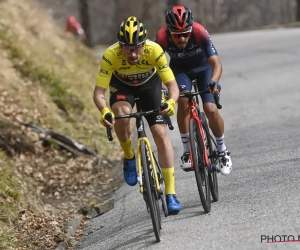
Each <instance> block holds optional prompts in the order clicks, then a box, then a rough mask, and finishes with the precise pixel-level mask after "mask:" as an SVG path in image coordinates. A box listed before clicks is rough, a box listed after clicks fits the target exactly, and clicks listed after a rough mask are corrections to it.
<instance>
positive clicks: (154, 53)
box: [96, 40, 175, 89]
mask: <svg viewBox="0 0 300 250" xmlns="http://www.w3.org/2000/svg"><path fill="white" fill-rule="evenodd" d="M155 72H158V74H159V76H160V78H161V80H162V81H163V83H167V82H169V81H171V80H173V79H175V77H174V74H173V72H172V70H171V69H170V68H169V65H168V62H167V58H166V56H165V53H164V51H163V50H162V48H161V47H160V45H158V44H157V43H155V42H152V41H150V40H146V42H145V45H144V48H143V52H142V55H141V58H140V60H139V62H138V64H136V65H131V64H129V63H128V62H127V60H126V58H125V57H124V56H123V53H122V49H121V47H120V44H119V42H117V43H115V44H113V45H112V46H110V47H109V48H107V49H106V50H105V52H104V55H103V57H102V60H101V63H100V71H99V74H98V76H97V80H96V85H97V86H99V87H102V88H105V89H107V88H108V87H109V84H110V80H111V77H112V74H114V75H115V76H116V77H117V78H118V79H119V80H120V81H121V82H123V83H124V84H127V85H130V86H140V85H142V84H144V83H146V82H147V81H148V80H149V79H150V78H151V77H152V76H153V75H154V74H155Z"/></svg>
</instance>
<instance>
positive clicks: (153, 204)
mask: <svg viewBox="0 0 300 250" xmlns="http://www.w3.org/2000/svg"><path fill="white" fill-rule="evenodd" d="M140 152H141V158H142V159H141V160H142V169H143V175H144V184H143V185H144V193H145V194H146V196H147V205H148V206H149V210H150V215H151V220H152V225H153V230H154V234H155V238H156V241H157V242H160V228H161V225H160V218H159V217H160V215H159V211H158V201H157V199H156V196H155V193H154V190H153V188H154V187H153V185H152V181H151V179H153V178H152V176H151V172H152V170H151V169H150V166H151V164H150V161H149V160H148V156H147V155H146V152H148V150H147V149H146V145H145V142H144V141H141V144H140Z"/></svg>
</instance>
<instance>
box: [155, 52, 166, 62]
mask: <svg viewBox="0 0 300 250" xmlns="http://www.w3.org/2000/svg"><path fill="white" fill-rule="evenodd" d="M164 54H165V52H161V53H160V55H159V56H158V57H157V58H156V59H155V62H158V60H159V59H160V58H162V56H163V55H164Z"/></svg>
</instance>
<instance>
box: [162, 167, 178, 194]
mask: <svg viewBox="0 0 300 250" xmlns="http://www.w3.org/2000/svg"><path fill="white" fill-rule="evenodd" d="M161 170H162V174H163V177H164V181H165V195H168V194H176V192H175V174H174V168H162V169H161Z"/></svg>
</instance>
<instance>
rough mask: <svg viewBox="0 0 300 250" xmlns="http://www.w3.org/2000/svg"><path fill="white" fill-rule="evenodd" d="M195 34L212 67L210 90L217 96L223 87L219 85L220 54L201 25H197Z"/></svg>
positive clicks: (220, 73) (220, 71) (220, 72)
mask: <svg viewBox="0 0 300 250" xmlns="http://www.w3.org/2000/svg"><path fill="white" fill-rule="evenodd" d="M194 33H195V36H196V40H197V42H198V43H199V44H201V46H202V48H203V51H204V53H205V55H206V57H207V58H208V62H209V63H210V65H211V67H212V76H211V81H210V82H209V85H208V86H209V87H208V90H209V91H210V92H211V93H212V94H217V93H218V92H219V91H220V89H221V86H220V85H219V83H218V82H219V80H220V78H221V75H222V64H221V62H220V59H219V56H218V52H217V50H216V48H215V46H214V44H213V42H212V40H211V37H210V35H209V33H208V31H207V30H206V29H205V28H204V27H203V26H202V25H200V24H198V23H197V24H195V29H194Z"/></svg>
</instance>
